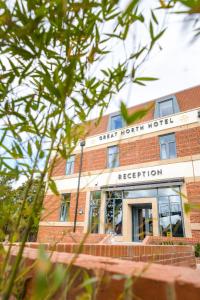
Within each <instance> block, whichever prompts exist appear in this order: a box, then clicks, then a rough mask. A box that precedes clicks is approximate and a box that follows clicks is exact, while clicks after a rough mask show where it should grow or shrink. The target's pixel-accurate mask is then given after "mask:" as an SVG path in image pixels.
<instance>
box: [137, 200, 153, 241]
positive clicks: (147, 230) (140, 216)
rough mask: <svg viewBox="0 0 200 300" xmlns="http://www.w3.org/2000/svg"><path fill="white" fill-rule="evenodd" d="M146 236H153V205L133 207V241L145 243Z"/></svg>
mask: <svg viewBox="0 0 200 300" xmlns="http://www.w3.org/2000/svg"><path fill="white" fill-rule="evenodd" d="M146 235H153V218H152V204H151V203H145V204H136V205H132V240H133V241H134V242H140V241H143V239H144V238H145V237H146Z"/></svg>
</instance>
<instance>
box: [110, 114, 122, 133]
mask: <svg viewBox="0 0 200 300" xmlns="http://www.w3.org/2000/svg"><path fill="white" fill-rule="evenodd" d="M122 127H123V124H122V117H121V116H120V115H117V116H113V117H111V126H110V130H114V129H118V128H122Z"/></svg>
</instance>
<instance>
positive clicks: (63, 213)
mask: <svg viewBox="0 0 200 300" xmlns="http://www.w3.org/2000/svg"><path fill="white" fill-rule="evenodd" d="M61 197H62V198H61V205H60V221H61V222H67V221H69V208H70V194H62V195H61Z"/></svg>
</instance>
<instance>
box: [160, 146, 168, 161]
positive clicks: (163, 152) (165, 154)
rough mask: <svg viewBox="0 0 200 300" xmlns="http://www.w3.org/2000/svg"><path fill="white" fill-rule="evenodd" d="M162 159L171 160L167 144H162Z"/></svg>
mask: <svg viewBox="0 0 200 300" xmlns="http://www.w3.org/2000/svg"><path fill="white" fill-rule="evenodd" d="M160 152H161V153H160V158H161V159H167V158H169V155H168V151H167V144H161V145H160Z"/></svg>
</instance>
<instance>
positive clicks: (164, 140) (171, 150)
mask: <svg viewBox="0 0 200 300" xmlns="http://www.w3.org/2000/svg"><path fill="white" fill-rule="evenodd" d="M175 157H176V138H175V134H174V133H171V134H167V135H163V136H160V158H161V159H169V158H175Z"/></svg>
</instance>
